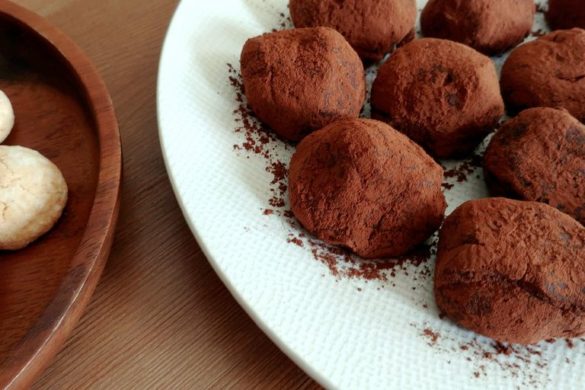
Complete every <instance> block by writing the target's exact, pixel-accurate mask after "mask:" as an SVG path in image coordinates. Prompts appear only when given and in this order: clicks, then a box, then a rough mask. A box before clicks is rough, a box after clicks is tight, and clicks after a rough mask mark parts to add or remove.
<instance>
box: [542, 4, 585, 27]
mask: <svg viewBox="0 0 585 390" xmlns="http://www.w3.org/2000/svg"><path fill="white" fill-rule="evenodd" d="M584 5H585V4H583V0H549V1H548V12H547V13H546V20H547V22H548V24H549V25H550V27H551V28H552V29H554V30H558V29H567V28H573V27H580V28H585V6H584Z"/></svg>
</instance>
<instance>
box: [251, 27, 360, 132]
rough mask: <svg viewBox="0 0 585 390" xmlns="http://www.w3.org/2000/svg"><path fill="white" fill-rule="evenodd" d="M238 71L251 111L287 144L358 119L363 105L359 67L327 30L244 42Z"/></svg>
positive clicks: (278, 34) (292, 32)
mask: <svg viewBox="0 0 585 390" xmlns="http://www.w3.org/2000/svg"><path fill="white" fill-rule="evenodd" d="M241 66H242V77H243V80H244V89H245V92H246V97H247V99H248V103H249V104H250V107H251V108H252V110H253V111H254V113H255V114H256V116H257V117H258V118H259V119H260V120H261V121H262V122H264V123H266V124H267V125H268V126H270V127H271V128H272V129H273V130H274V132H276V133H277V134H278V135H280V136H281V137H282V138H284V139H287V140H290V141H299V140H301V139H302V138H303V137H304V136H305V135H307V134H309V133H310V132H312V131H314V130H317V129H320V128H322V127H324V126H325V125H327V124H329V123H331V122H333V121H335V120H338V119H342V118H352V117H357V116H358V115H359V113H360V110H361V108H362V106H363V103H364V100H365V90H366V86H365V74H364V66H363V64H362V62H361V60H360V58H359V57H358V55H357V53H356V52H355V51H354V50H353V49H352V48H351V46H350V45H349V44H348V43H347V41H346V40H345V38H343V36H342V35H341V34H339V33H338V32H337V31H335V30H333V29H330V28H324V27H317V28H302V29H293V30H286V31H279V32H275V33H270V34H265V35H262V36H259V37H256V38H252V39H249V40H248V41H247V42H246V44H245V45H244V49H243V50H242V56H241Z"/></svg>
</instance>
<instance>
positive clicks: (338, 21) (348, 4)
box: [290, 0, 416, 61]
mask: <svg viewBox="0 0 585 390" xmlns="http://www.w3.org/2000/svg"><path fill="white" fill-rule="evenodd" d="M290 13H291V17H292V20H293V23H294V24H295V26H296V27H316V26H327V27H332V28H334V29H336V30H337V31H339V32H340V33H341V34H343V36H345V38H347V40H348V41H349V43H350V44H351V45H352V46H353V48H354V49H355V50H356V51H357V52H358V54H359V55H360V57H362V59H364V60H368V61H379V60H381V59H382V58H383V57H384V54H386V53H388V52H389V51H391V50H392V49H393V47H394V45H396V44H398V43H399V42H401V41H402V40H404V39H405V38H406V37H407V36H408V35H409V33H410V32H411V31H414V24H415V21H416V1H415V0H345V1H338V0H290ZM406 39H408V38H406Z"/></svg>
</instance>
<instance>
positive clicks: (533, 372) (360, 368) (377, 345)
mask: <svg viewBox="0 0 585 390" xmlns="http://www.w3.org/2000/svg"><path fill="white" fill-rule="evenodd" d="M422 3H424V1H419V6H422ZM281 13H283V14H284V15H285V16H284V17H283V16H282V15H281ZM287 15H288V9H287V2H286V0H223V1H212V2H208V1H199V0H184V1H183V2H182V3H181V4H180V6H179V8H178V10H177V13H176V15H175V18H174V19H173V22H172V25H171V28H170V30H169V33H168V36H167V39H166V42H165V46H164V51H163V55H162V60H161V68H160V75H159V86H158V108H159V123H160V137H161V143H162V149H163V153H164V155H165V159H166V163H167V168H168V172H169V175H170V177H171V180H172V183H173V186H174V189H175V193H176V195H177V198H178V200H179V203H180V204H181V207H182V209H183V213H184V215H185V218H186V219H187V221H188V223H189V225H190V226H191V229H192V230H193V234H194V235H195V237H196V238H197V240H198V242H199V244H200V246H201V248H202V249H203V251H204V252H205V254H206V255H207V257H208V259H209V261H210V262H211V264H212V265H213V266H214V268H215V270H216V271H217V273H218V274H219V275H220V277H221V278H222V280H223V281H224V283H225V284H226V286H227V287H228V288H229V289H230V291H231V292H232V293H233V295H234V296H235V297H236V299H237V300H238V302H239V303H240V304H241V305H242V306H243V307H244V308H245V309H246V311H247V312H248V313H249V314H250V316H251V317H252V318H253V319H254V321H256V323H257V324H258V325H259V326H260V327H261V328H262V329H263V330H264V331H265V332H266V333H267V334H268V335H269V336H270V337H271V338H272V340H273V341H274V342H275V343H276V344H277V345H278V346H279V347H280V348H281V349H282V350H283V351H284V352H285V353H286V354H288V355H289V356H290V357H291V358H292V359H293V360H294V361H295V362H296V363H297V364H299V365H300V366H301V367H302V368H303V369H304V370H305V371H306V372H307V373H308V374H309V375H311V376H312V377H313V378H315V379H316V380H317V381H319V382H320V383H321V384H323V385H325V386H327V387H335V388H345V389H351V388H354V389H355V388H360V389H362V388H413V387H415V386H416V387H417V388H439V389H441V388H444V389H451V388H483V389H496V388H515V387H517V386H520V387H528V386H529V387H532V388H558V387H567V388H584V387H585V382H584V380H583V370H582V365H581V363H582V362H583V360H582V358H583V355H584V354H585V343H584V342H582V341H575V342H574V345H572V346H570V345H569V344H568V343H567V342H565V341H564V340H561V341H557V342H556V343H551V344H549V343H542V344H541V345H539V346H536V347H532V348H521V347H516V348H515V349H514V352H512V353H511V354H509V355H507V354H505V353H502V352H503V351H502V350H501V348H499V349H498V348H496V347H494V345H493V342H492V341H490V340H488V339H485V338H482V337H477V336H476V335H474V334H473V333H472V332H468V331H465V330H463V329H460V328H458V327H457V326H455V325H454V324H453V323H451V322H449V321H448V320H442V319H440V318H439V315H438V312H437V309H436V307H435V304H434V300H433V296H432V277H431V274H432V266H433V262H432V259H431V260H429V261H427V262H424V263H423V264H420V265H418V266H417V265H416V264H415V263H413V262H408V261H406V262H401V263H400V264H399V265H397V266H396V267H395V268H394V269H392V270H388V271H386V273H385V274H382V277H381V278H379V279H376V280H366V279H365V278H364V277H363V274H364V272H357V273H359V274H360V275H361V276H360V275H357V276H355V275H354V277H348V274H351V273H352V272H354V273H356V269H357V270H359V268H360V263H359V260H355V259H354V260H351V261H349V262H347V261H344V260H343V259H342V258H339V256H337V257H336V256H335V255H331V256H328V255H327V253H328V252H327V249H326V248H322V247H320V246H318V245H317V244H311V243H310V242H309V239H308V238H307V237H302V231H301V230H300V229H299V228H298V227H297V226H296V225H295V224H294V221H292V220H291V219H290V218H287V217H285V216H283V210H285V209H286V206H285V207H271V206H269V201H270V199H271V198H272V197H273V196H275V195H276V197H277V198H279V197H280V194H279V190H278V185H279V182H277V183H274V184H272V183H271V181H272V180H273V178H274V175H273V174H271V173H270V172H268V171H267V168H269V166H270V163H273V162H275V161H277V160H279V161H283V162H284V163H288V159H289V158H290V155H291V153H292V147H290V146H288V147H287V146H286V145H285V144H284V143H282V142H280V141H277V140H274V139H270V140H268V143H267V144H262V143H261V142H259V144H260V145H262V147H263V150H267V151H268V153H269V154H270V158H268V159H267V158H265V157H262V156H259V155H257V154H255V153H252V152H248V151H246V150H245V148H242V146H243V145H244V144H245V142H246V133H245V132H236V131H234V129H235V128H237V127H238V126H239V125H241V122H236V121H235V120H236V119H237V118H240V119H241V114H234V110H236V109H237V108H238V102H237V101H236V91H235V88H234V87H233V86H232V85H231V84H232V83H235V82H237V76H236V75H235V73H234V72H236V71H232V72H228V67H227V63H230V64H233V65H234V67H235V68H236V69H238V68H239V54H240V51H241V48H242V46H243V44H244V42H245V40H246V39H247V38H249V37H253V36H256V35H259V34H261V33H263V32H267V31H270V30H271V29H273V28H282V26H281V25H284V26H288V25H289V23H290V22H288V21H287V20H286V16H287ZM537 19H538V20H537V24H536V26H535V29H536V28H539V26H540V27H542V25H543V23H542V14H539V15H538V17H537ZM497 62H501V59H500V60H499V61H497ZM374 74H375V71H374V70H370V71H369V72H368V78H369V79H370V81H371V79H372V78H373V76H374ZM228 77H235V79H233V81H232V82H230V80H229V79H228ZM250 137H251V138H252V139H254V140H256V141H259V138H260V137H259V135H258V133H252V134H250ZM234 145H238V146H239V147H240V150H238V149H237V148H234ZM463 164H465V163H464V162H451V163H449V164H447V166H448V168H451V169H453V168H457V167H460V168H461V166H462V165H463ZM460 170H461V169H460ZM470 171H471V173H470V174H469V175H466V176H467V178H468V179H467V181H465V182H463V183H458V182H457V180H456V178H451V179H447V180H448V183H450V184H454V185H455V186H454V187H453V188H451V189H449V190H446V197H447V200H448V202H449V210H448V212H451V211H452V210H453V208H454V207H456V206H457V205H459V204H460V203H461V202H462V201H463V200H466V199H469V198H477V197H483V196H486V195H487V193H486V189H485V186H484V184H483V178H482V172H481V169H479V168H475V167H473V165H472V168H471V169H470ZM285 197H286V196H285ZM268 208H269V209H273V210H275V212H274V213H273V214H270V215H265V212H264V211H265V210H266V209H268ZM292 239H294V240H297V239H298V240H301V241H302V242H303V244H302V247H301V246H299V245H295V244H294V242H293V243H290V242H289V241H291V240H292ZM313 251H316V252H317V254H318V255H321V256H320V259H321V261H319V260H317V259H316V258H315V256H314V255H313V253H312V252H313ZM327 260H331V261H332V262H333V263H332V264H333V266H334V268H335V269H336V270H337V271H339V274H338V275H334V274H333V273H332V272H331V271H330V269H329V267H328V266H327V265H326V263H327ZM352 261H353V262H357V263H353V262H352ZM368 264H371V263H368ZM384 264H388V262H386V263H384ZM362 267H364V266H362ZM362 271H363V270H362ZM384 275H385V277H384Z"/></svg>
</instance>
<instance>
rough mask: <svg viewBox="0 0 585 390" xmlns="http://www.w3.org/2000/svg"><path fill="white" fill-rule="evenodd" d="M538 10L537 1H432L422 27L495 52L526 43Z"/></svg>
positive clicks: (429, 33)
mask: <svg viewBox="0 0 585 390" xmlns="http://www.w3.org/2000/svg"><path fill="white" fill-rule="evenodd" d="M535 11H536V6H535V4H534V0H473V1H470V0H430V1H429V2H428V3H427V5H426V6H425V8H424V10H423V12H422V14H421V27H422V32H423V34H424V35H425V36H428V37H434V38H443V39H450V40H452V41H456V42H461V43H464V44H466V45H469V46H471V47H473V48H474V49H476V50H479V51H480V52H482V53H485V54H488V55H494V54H499V53H502V52H504V51H506V50H508V49H510V48H512V47H514V46H516V45H517V44H519V43H520V42H522V40H523V39H524V38H525V37H526V36H527V35H528V34H529V33H530V30H531V28H532V23H533V20H534V13H535Z"/></svg>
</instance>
